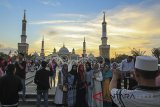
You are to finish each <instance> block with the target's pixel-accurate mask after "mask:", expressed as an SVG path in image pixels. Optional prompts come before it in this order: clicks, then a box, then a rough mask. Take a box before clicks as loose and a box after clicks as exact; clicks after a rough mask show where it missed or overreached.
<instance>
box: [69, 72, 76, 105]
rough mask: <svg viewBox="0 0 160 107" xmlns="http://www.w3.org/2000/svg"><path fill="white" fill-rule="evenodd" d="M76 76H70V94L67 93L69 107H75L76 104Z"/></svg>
mask: <svg viewBox="0 0 160 107" xmlns="http://www.w3.org/2000/svg"><path fill="white" fill-rule="evenodd" d="M74 79H75V76H74V75H72V74H70V73H69V74H68V93H67V102H68V107H75V103H76V86H75V84H74Z"/></svg>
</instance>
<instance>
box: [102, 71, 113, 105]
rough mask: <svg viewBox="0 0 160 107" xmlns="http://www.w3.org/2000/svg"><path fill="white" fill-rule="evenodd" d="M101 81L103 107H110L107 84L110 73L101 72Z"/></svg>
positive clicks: (110, 100)
mask: <svg viewBox="0 0 160 107" xmlns="http://www.w3.org/2000/svg"><path fill="white" fill-rule="evenodd" d="M102 75H103V81H102V88H103V107H112V99H111V96H110V92H109V83H110V78H111V77H112V72H111V71H110V70H109V71H103V72H102Z"/></svg>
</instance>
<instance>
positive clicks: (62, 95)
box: [55, 70, 68, 105]
mask: <svg viewBox="0 0 160 107" xmlns="http://www.w3.org/2000/svg"><path fill="white" fill-rule="evenodd" d="M67 76H68V75H64V74H63V73H62V70H61V71H59V75H58V85H57V88H56V93H55V104H58V105H59V104H62V105H66V104H67V91H64V90H63V88H64V86H65V85H66V84H67Z"/></svg>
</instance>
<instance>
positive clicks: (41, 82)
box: [34, 68, 50, 90]
mask: <svg viewBox="0 0 160 107" xmlns="http://www.w3.org/2000/svg"><path fill="white" fill-rule="evenodd" d="M49 76H50V72H49V71H48V70H46V69H45V68H42V69H40V70H38V71H37V72H36V75H35V78H34V82H35V84H37V90H48V89H49V88H50V85H49Z"/></svg>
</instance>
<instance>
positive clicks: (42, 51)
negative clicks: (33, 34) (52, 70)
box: [40, 36, 45, 59]
mask: <svg viewBox="0 0 160 107" xmlns="http://www.w3.org/2000/svg"><path fill="white" fill-rule="evenodd" d="M40 56H41V57H42V59H44V56H45V54H44V36H43V39H42V47H41V54H40Z"/></svg>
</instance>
